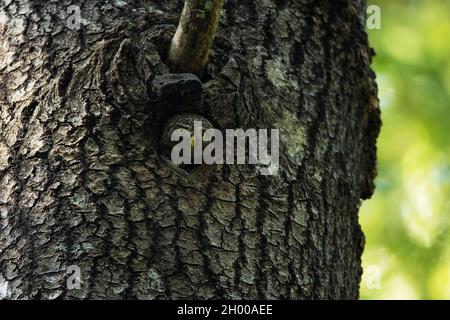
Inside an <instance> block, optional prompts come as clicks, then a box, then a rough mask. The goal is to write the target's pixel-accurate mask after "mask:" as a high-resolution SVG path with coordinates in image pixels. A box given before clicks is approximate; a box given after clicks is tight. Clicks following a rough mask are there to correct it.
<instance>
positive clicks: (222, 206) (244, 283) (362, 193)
mask: <svg viewBox="0 0 450 320" xmlns="http://www.w3.org/2000/svg"><path fill="white" fill-rule="evenodd" d="M70 4H72V1H56V0H55V1H45V2H43V1H33V0H29V1H27V0H17V1H10V0H6V1H2V4H1V7H0V8H1V9H0V70H1V74H0V89H1V90H0V92H1V93H0V103H1V105H0V106H1V114H0V115H1V117H0V183H1V189H0V214H1V215H0V228H1V231H0V288H3V289H1V290H0V295H1V298H21V299H49V298H61V299H74V298H82V299H87V298H92V299H105V298H108V299H124V298H126V299H135V298H136V299H181V298H183V299H194V298H196V299H197V298H199V299H216V298H224V299H256V298H258V299H324V298H330V299H354V298H357V297H358V289H359V282H360V277H361V272H362V269H361V253H362V250H363V246H364V236H363V233H362V231H361V227H360V225H359V223H358V209H359V206H360V202H361V200H362V199H366V198H368V197H370V196H371V194H372V192H373V189H374V187H373V178H374V175H375V162H376V156H375V154H376V149H375V143H376V137H377V135H378V131H379V126H380V120H379V109H378V100H377V89H376V84H375V80H374V78H375V76H374V73H373V72H372V71H371V69H370V63H371V57H372V50H371V49H370V48H369V46H368V41H367V35H366V33H365V31H364V29H365V19H364V15H365V1H362V0H359V1H358V0H334V1H328V0H327V1H325V0H324V1H317V0H301V1H300V0H291V1H288V0H264V1H262V0H256V1H250V0H246V1H242V0H228V1H225V5H224V8H223V13H222V21H221V24H220V26H219V30H218V34H217V37H216V39H215V44H214V47H213V49H212V52H211V56H210V59H209V64H208V67H207V70H206V71H207V74H206V75H205V77H204V78H203V79H202V81H203V96H204V99H203V103H198V104H186V103H184V101H178V103H166V102H164V101H160V100H158V97H157V95H156V94H155V92H154V88H153V86H152V80H153V79H154V77H155V76H158V75H162V74H166V73H168V72H169V71H168V67H167V66H166V64H165V59H166V57H167V53H168V49H169V46H170V41H171V39H172V37H173V35H174V33H175V30H176V27H177V24H178V20H179V17H180V14H181V11H182V8H183V1H178V0H177V1H175V0H166V1H159V0H145V1H139V0H135V1H131V0H130V1H128V0H124V1H118V0H117V1H87V0H80V1H77V4H78V5H79V6H80V9H81V10H80V13H81V18H82V20H81V25H80V29H77V28H73V23H72V24H71V22H73V21H74V20H71V19H73V16H72V15H73V13H74V12H75V11H73V10H72V9H73V8H72V9H70V8H69V10H68V7H69V5H70ZM189 105H190V107H189ZM185 109H190V110H185ZM184 111H191V112H195V113H197V114H200V115H202V116H204V117H206V118H207V119H209V121H211V123H213V124H214V125H215V126H216V127H218V128H220V129H222V130H225V129H228V128H229V129H233V128H268V129H270V128H273V129H277V128H278V129H280V141H281V143H280V170H279V172H278V174H277V175H274V176H261V175H260V174H259V171H258V170H257V168H256V167H255V166H252V165H215V166H208V165H200V166H196V167H195V168H194V169H193V171H192V174H193V175H195V176H197V177H199V180H200V183H199V184H198V185H193V184H192V183H190V182H189V181H188V180H186V179H183V178H181V177H179V176H178V175H176V174H174V173H173V171H172V170H171V169H170V168H169V166H168V165H167V164H166V163H165V162H164V161H161V158H160V157H159V154H158V152H159V150H158V148H159V147H158V145H159V141H158V140H159V132H160V131H161V124H162V123H163V122H164V121H165V120H167V118H168V117H170V116H172V115H175V114H178V113H180V112H184ZM71 266H77V267H79V269H80V271H81V281H82V283H81V286H80V288H79V289H76V288H71V287H70V286H68V280H69V279H68V277H70V273H69V274H68V273H67V270H68V269H70V268H69V267H71Z"/></svg>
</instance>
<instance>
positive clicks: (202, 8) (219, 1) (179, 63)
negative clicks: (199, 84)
mask: <svg viewBox="0 0 450 320" xmlns="http://www.w3.org/2000/svg"><path fill="white" fill-rule="evenodd" d="M223 2H224V0H186V2H185V3H184V9H183V13H182V15H181V18H180V23H179V25H178V29H177V32H176V33H175V36H174V37H173V39H172V44H171V47H170V51H169V58H168V62H169V64H170V66H171V69H172V72H188V73H193V74H195V75H197V76H199V77H201V76H202V75H203V71H204V68H205V66H206V64H207V62H208V56H209V50H210V49H211V47H212V45H213V41H214V36H215V34H216V31H217V27H218V25H219V21H220V12H221V9H222V6H223Z"/></svg>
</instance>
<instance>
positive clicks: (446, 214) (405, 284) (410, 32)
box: [360, 0, 450, 299]
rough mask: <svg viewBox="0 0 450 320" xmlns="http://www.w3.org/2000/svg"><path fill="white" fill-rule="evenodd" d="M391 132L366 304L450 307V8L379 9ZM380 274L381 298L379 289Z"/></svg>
mask: <svg viewBox="0 0 450 320" xmlns="http://www.w3.org/2000/svg"><path fill="white" fill-rule="evenodd" d="M369 4H375V5H379V6H380V7H381V14H382V29H381V30H369V31H368V32H369V37H370V41H371V45H372V47H374V49H375V51H376V52H377V56H376V57H375V59H374V66H373V67H374V69H375V71H376V72H377V75H378V76H377V77H378V85H379V88H380V99H381V109H382V119H383V128H382V132H381V136H380V138H379V141H378V151H379V153H378V156H379V164H378V178H377V190H376V193H375V195H374V197H373V199H372V200H369V201H366V202H365V203H364V204H363V206H362V210H361V216H360V220H361V225H362V227H363V230H364V232H365V234H366V249H365V252H364V256H363V267H364V269H365V270H366V271H365V272H364V275H363V280H362V283H361V298H362V299H450V246H449V244H450V143H449V142H450V0H426V1H425V0H396V1H392V0H384V1H383V0H371V1H369ZM374 268H375V270H377V268H379V269H378V270H380V271H381V279H380V283H379V285H380V286H379V288H378V289H377V288H376V286H375V288H374V285H373V281H374V276H375V278H376V273H371V272H372V271H373V269H374Z"/></svg>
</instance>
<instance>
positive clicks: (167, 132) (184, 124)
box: [160, 113, 213, 164]
mask: <svg viewBox="0 0 450 320" xmlns="http://www.w3.org/2000/svg"><path fill="white" fill-rule="evenodd" d="M196 121H197V122H198V123H197V125H198V124H199V123H201V126H202V136H203V134H204V133H205V131H206V130H208V129H212V128H213V125H212V124H211V122H209V121H208V120H207V119H206V118H204V117H202V116H200V115H196V114H190V113H182V114H179V115H176V116H174V117H172V118H170V119H169V120H167V121H166V123H165V124H164V126H163V130H162V134H161V139H160V146H161V149H160V151H161V156H162V157H164V158H165V159H171V153H172V149H173V148H174V147H175V146H176V145H177V144H179V143H180V141H171V138H172V134H173V133H174V132H175V130H177V129H184V130H186V131H188V132H189V133H190V136H191V143H190V144H191V156H192V158H193V157H194V146H195V143H196V140H195V134H194V128H195V124H196ZM191 163H192V164H193V163H194V161H193V159H192V161H191Z"/></svg>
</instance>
